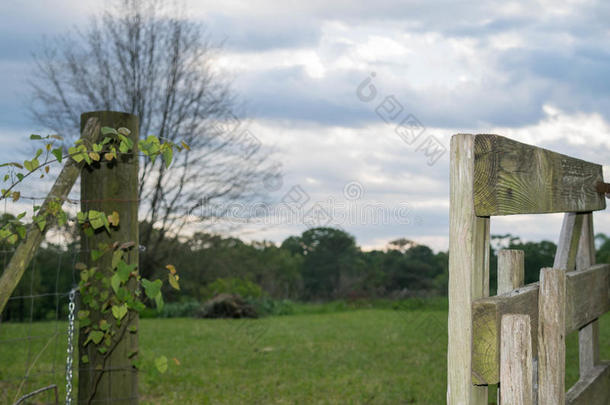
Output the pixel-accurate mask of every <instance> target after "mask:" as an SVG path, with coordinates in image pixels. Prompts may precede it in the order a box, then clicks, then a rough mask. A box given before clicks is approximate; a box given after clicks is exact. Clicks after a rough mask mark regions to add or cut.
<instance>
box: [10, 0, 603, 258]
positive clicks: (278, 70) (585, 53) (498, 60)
mask: <svg viewBox="0 0 610 405" xmlns="http://www.w3.org/2000/svg"><path fill="white" fill-rule="evenodd" d="M100 3H101V2H99V1H84V0H79V1H67V0H61V1H60V0H57V1H54V2H53V4H54V6H53V7H52V8H49V7H48V3H47V2H42V1H38V2H37V1H31V0H30V1H12V0H4V1H2V2H1V3H0V86H1V87H0V88H1V89H2V91H1V93H0V144H1V145H3V146H5V147H4V148H3V152H2V153H1V155H0V157H2V158H3V159H5V158H6V156H7V150H8V149H9V148H10V152H11V154H14V152H15V148H17V145H19V143H18V142H17V140H18V139H24V138H26V137H27V135H28V134H30V133H32V132H36V131H44V129H43V128H37V127H36V126H35V125H34V124H33V123H32V122H31V120H30V119H29V117H28V114H27V112H26V111H27V110H26V108H25V107H26V99H27V96H28V88H27V85H26V80H27V78H28V77H29V76H28V75H29V74H30V72H31V68H32V58H31V53H32V52H34V51H36V50H37V49H39V46H40V40H41V38H42V37H43V35H47V36H53V35H57V34H61V33H64V32H66V31H67V30H68V29H70V28H71V27H72V26H79V25H82V24H86V23H87V16H88V15H89V14H90V13H95V12H96V10H97V9H98V7H99V5H100ZM186 4H187V10H188V14H189V16H190V18H193V19H197V20H200V21H203V22H204V23H205V24H206V25H207V26H208V29H209V32H210V34H211V35H212V37H213V38H215V39H216V40H217V41H223V42H224V47H223V51H222V53H221V54H220V55H219V57H218V59H217V60H216V65H215V66H216V68H217V69H218V70H219V71H222V72H223V74H226V75H227V77H230V78H232V80H233V83H234V89H235V90H236V92H237V93H238V94H239V96H240V97H241V98H242V99H243V100H244V101H245V103H246V107H247V108H246V110H247V118H248V120H249V122H250V123H251V131H252V133H253V134H255V136H256V137H257V138H259V139H260V141H261V142H262V144H263V145H264V147H270V148H274V149H275V150H276V151H277V153H276V158H277V159H278V160H279V161H280V162H281V163H282V167H283V172H284V175H283V178H282V183H281V187H279V186H280V185H276V187H274V188H278V187H279V189H277V190H276V191H274V192H273V194H272V199H273V201H275V202H276V203H278V205H279V203H281V202H282V201H284V202H286V201H289V202H294V201H296V200H298V201H300V203H301V204H302V207H301V210H302V214H304V215H301V216H300V217H298V218H291V219H290V220H277V219H268V220H266V221H262V222H264V223H261V224H259V225H253V226H250V227H248V228H247V229H242V235H245V236H246V237H247V238H251V239H263V238H265V239H270V240H273V241H277V242H280V241H281V240H282V239H283V238H285V237H286V236H288V235H291V234H298V233H300V232H302V231H303V230H305V229H307V226H309V225H312V224H313V225H320V224H321V225H326V224H329V225H336V226H340V227H342V228H343V229H345V230H346V231H348V232H350V233H352V234H354V235H355V236H356V238H357V241H358V243H359V244H361V245H362V246H364V247H367V248H373V247H383V246H384V245H385V244H386V243H387V242H388V241H390V240H392V239H395V238H398V237H406V238H409V239H413V240H415V241H418V242H421V243H425V244H428V245H430V246H432V247H433V248H434V249H446V248H447V245H448V209H449V201H448V189H449V184H448V170H449V169H448V165H449V156H448V155H449V153H448V147H449V142H450V138H451V135H452V134H455V133H459V132H472V133H497V134H500V135H505V136H509V137H511V138H514V139H517V140H520V141H523V142H527V143H534V144H536V145H539V146H543V147H546V148H549V149H552V150H556V151H559V152H562V153H566V154H569V155H572V156H575V157H579V158H582V159H585V160H589V161H592V162H596V163H600V164H607V163H610V153H609V152H610V137H609V136H608V134H609V133H610V131H609V130H610V124H609V123H610V80H609V79H608V74H609V73H610V47H609V46H608V44H609V43H610V25H608V21H610V5H608V4H607V3H605V2H602V1H586V0H572V1H546V0H542V1H523V2H517V1H497V2H496V1H487V2H484V1H460V2H456V1H449V0H446V1H427V0H422V1H397V0H378V1H375V2H370V1H354V0H352V1H342V0H337V1H328V0H325V1H320V0H307V1H284V2H277V1H271V0H268V1H267V0H258V1H254V2H252V1H250V2H247V1H232V0H223V1H222V2H218V1H211V0H210V1H207V0H199V1H192V2H187V3H186ZM17 149H19V148H17ZM444 150H447V151H446V152H445V153H443V151H444ZM596 223H597V226H596V231H599V232H606V233H610V216H608V215H606V214H605V213H598V214H596ZM560 224H561V216H558V215H545V216H538V217H536V218H532V217H525V216H521V217H506V218H494V219H493V220H492V233H505V232H512V233H514V234H518V235H520V236H522V237H523V238H525V239H528V240H541V239H550V240H554V239H555V238H556V234H557V233H558V231H559V228H560Z"/></svg>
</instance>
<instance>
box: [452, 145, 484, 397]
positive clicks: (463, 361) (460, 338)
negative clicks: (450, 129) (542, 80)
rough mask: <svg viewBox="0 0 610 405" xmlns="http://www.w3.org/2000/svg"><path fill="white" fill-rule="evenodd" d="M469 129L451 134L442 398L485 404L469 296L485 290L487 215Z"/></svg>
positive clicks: (471, 296) (482, 292) (472, 298)
mask: <svg viewBox="0 0 610 405" xmlns="http://www.w3.org/2000/svg"><path fill="white" fill-rule="evenodd" d="M474 154H475V148H474V135H470V134H458V135H454V136H453V138H452V139H451V163H450V208H449V323H448V333H449V341H448V348H447V367H448V368H447V403H448V404H449V405H480V404H487V395H488V390H487V386H476V385H474V382H473V378H472V302H473V301H474V300H475V299H477V298H481V297H486V296H489V217H477V216H476V215H475V210H474Z"/></svg>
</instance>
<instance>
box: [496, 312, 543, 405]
mask: <svg viewBox="0 0 610 405" xmlns="http://www.w3.org/2000/svg"><path fill="white" fill-rule="evenodd" d="M531 333H532V332H531V326H530V317H529V315H521V314H515V315H512V314H509V315H504V316H503V317H502V334H501V336H502V341H501V343H500V345H501V347H500V391H501V393H502V394H501V402H500V401H498V404H499V405H501V404H507V405H532V404H533V403H534V392H533V385H532V384H533V377H532V376H533V370H532V339H531Z"/></svg>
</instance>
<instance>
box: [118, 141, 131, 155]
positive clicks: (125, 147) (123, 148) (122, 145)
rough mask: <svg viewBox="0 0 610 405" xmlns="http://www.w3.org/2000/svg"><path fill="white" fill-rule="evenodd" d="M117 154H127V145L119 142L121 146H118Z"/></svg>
mask: <svg viewBox="0 0 610 405" xmlns="http://www.w3.org/2000/svg"><path fill="white" fill-rule="evenodd" d="M119 152H121V153H127V152H129V146H127V143H125V142H121V144H120V145H119Z"/></svg>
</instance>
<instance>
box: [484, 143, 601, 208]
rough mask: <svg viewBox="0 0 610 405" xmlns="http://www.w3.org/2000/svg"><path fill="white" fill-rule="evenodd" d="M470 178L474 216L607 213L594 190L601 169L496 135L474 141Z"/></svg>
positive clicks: (599, 177)
mask: <svg viewBox="0 0 610 405" xmlns="http://www.w3.org/2000/svg"><path fill="white" fill-rule="evenodd" d="M474 177H475V180H474V199H475V212H476V214H477V215H479V216H493V215H512V214H542V213H550V212H585V211H597V210H603V209H605V208H606V201H605V198H604V195H603V194H600V193H598V192H597V191H596V189H595V187H596V184H597V182H599V181H603V176H602V166H600V165H597V164H594V163H589V162H586V161H584V160H580V159H575V158H572V157H569V156H566V155H562V154H559V153H555V152H551V151H549V150H546V149H543V148H538V147H535V146H531V145H527V144H524V143H521V142H517V141H513V140H511V139H508V138H505V137H502V136H499V135H477V136H476V137H475V176H474Z"/></svg>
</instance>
